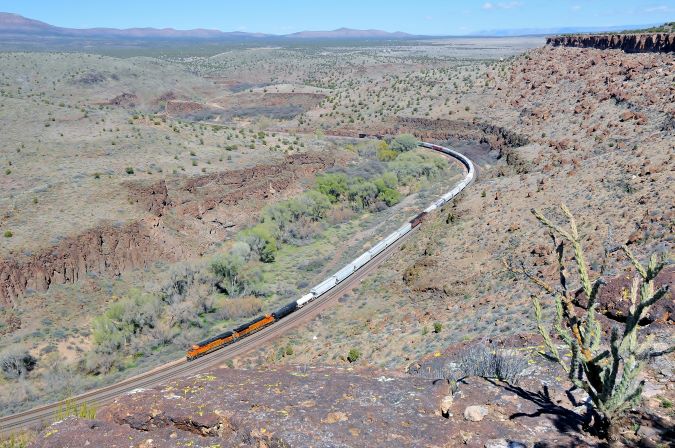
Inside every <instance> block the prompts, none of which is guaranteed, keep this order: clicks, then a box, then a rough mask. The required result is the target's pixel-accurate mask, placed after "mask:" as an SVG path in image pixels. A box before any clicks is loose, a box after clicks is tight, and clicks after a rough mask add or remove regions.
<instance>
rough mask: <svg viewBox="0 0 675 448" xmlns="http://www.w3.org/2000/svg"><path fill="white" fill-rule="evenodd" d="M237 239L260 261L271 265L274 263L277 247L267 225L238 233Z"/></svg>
mask: <svg viewBox="0 0 675 448" xmlns="http://www.w3.org/2000/svg"><path fill="white" fill-rule="evenodd" d="M239 239H240V240H241V241H243V242H245V243H246V244H248V246H249V247H250V248H251V252H253V253H254V254H255V255H256V256H257V257H258V259H259V260H260V261H262V262H263V263H271V262H273V261H274V259H275V256H276V253H277V250H278V246H277V240H276V238H275V237H274V235H273V234H272V232H271V231H270V227H269V225H266V224H264V223H263V224H258V225H256V226H254V227H251V228H250V229H246V230H244V231H243V232H241V233H240V235H239Z"/></svg>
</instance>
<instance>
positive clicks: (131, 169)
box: [124, 166, 134, 174]
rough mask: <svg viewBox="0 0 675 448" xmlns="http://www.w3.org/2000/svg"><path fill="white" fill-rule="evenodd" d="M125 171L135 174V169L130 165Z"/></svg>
mask: <svg viewBox="0 0 675 448" xmlns="http://www.w3.org/2000/svg"><path fill="white" fill-rule="evenodd" d="M124 172H125V173H127V174H134V169H133V168H132V167H130V166H128V167H126V168H125V169H124Z"/></svg>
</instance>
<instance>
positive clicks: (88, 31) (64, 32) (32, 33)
mask: <svg viewBox="0 0 675 448" xmlns="http://www.w3.org/2000/svg"><path fill="white" fill-rule="evenodd" d="M652 25H656V24H649V25H622V26H607V27H562V28H523V29H495V30H485V31H479V32H476V33H471V34H469V36H527V35H552V34H570V33H587V32H602V31H623V30H630V29H638V28H644V27H645V26H652ZM3 36H4V37H5V40H6V41H10V40H11V39H10V38H11V37H12V36H13V37H14V38H19V37H23V38H33V37H37V38H43V37H47V38H54V37H62V38H67V39H68V40H70V41H73V40H76V41H79V40H82V39H109V40H124V39H128V40H132V39H136V40H139V39H154V40H157V41H161V40H171V39H182V40H211V41H222V40H233V41H235V40H261V41H263V40H265V39H410V38H417V39H421V38H429V37H440V36H422V35H413V34H408V33H403V32H401V31H396V32H393V33H390V32H387V31H382V30H373V29H370V30H355V29H351V28H339V29H336V30H332V31H300V32H298V33H292V34H281V35H278V34H264V33H247V32H242V31H229V32H226V31H220V30H209V29H202V28H198V29H192V30H176V29H173V28H161V29H158V28H127V29H117V28H63V27H58V26H54V25H50V24H48V23H45V22H41V21H39V20H34V19H29V18H26V17H23V16H20V15H18V14H12V13H6V12H0V38H2V37H3ZM0 43H1V42H0Z"/></svg>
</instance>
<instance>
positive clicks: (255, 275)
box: [210, 241, 262, 297]
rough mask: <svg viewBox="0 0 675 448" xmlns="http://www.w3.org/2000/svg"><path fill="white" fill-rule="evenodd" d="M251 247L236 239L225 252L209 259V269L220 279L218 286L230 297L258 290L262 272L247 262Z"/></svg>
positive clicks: (253, 292)
mask: <svg viewBox="0 0 675 448" xmlns="http://www.w3.org/2000/svg"><path fill="white" fill-rule="evenodd" d="M250 256H251V248H250V246H249V245H248V244H246V243H244V242H243V241H237V242H236V243H234V245H233V246H232V248H231V249H230V251H229V252H228V253H227V254H224V255H219V256H217V257H216V258H214V259H213V261H211V265H210V268H211V271H212V272H213V274H214V275H215V276H216V277H217V278H219V279H220V281H219V286H220V287H221V288H222V289H223V291H224V292H225V293H226V294H227V295H229V296H232V297H239V296H242V295H246V294H255V293H258V292H259V291H260V286H261V283H262V273H261V272H260V269H259V267H258V266H256V265H255V264H254V263H249V259H250Z"/></svg>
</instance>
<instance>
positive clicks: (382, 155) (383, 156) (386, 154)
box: [377, 141, 399, 162]
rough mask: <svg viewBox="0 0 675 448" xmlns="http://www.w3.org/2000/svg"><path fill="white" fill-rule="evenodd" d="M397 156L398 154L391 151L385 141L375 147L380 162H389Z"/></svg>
mask: <svg viewBox="0 0 675 448" xmlns="http://www.w3.org/2000/svg"><path fill="white" fill-rule="evenodd" d="M398 155H399V152H398V151H395V150H393V149H391V148H390V147H389V145H388V144H387V142H385V141H382V142H380V143H379V144H378V146H377V159H378V160H380V161H382V162H391V161H392V160H394V159H395V158H396V157H398Z"/></svg>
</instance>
